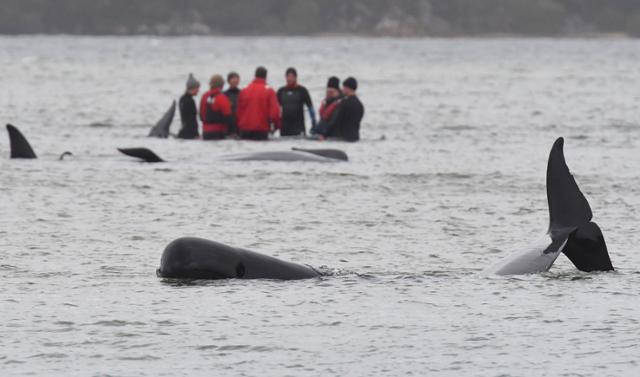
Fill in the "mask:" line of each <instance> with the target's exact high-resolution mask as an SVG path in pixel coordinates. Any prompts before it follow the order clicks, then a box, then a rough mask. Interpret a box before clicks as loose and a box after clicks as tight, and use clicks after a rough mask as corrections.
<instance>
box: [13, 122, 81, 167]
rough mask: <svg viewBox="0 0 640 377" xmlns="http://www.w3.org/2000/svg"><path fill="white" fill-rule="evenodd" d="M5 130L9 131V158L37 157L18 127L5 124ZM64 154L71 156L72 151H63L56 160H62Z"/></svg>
mask: <svg viewBox="0 0 640 377" xmlns="http://www.w3.org/2000/svg"><path fill="white" fill-rule="evenodd" d="M7 131H8V132H9V144H10V145H11V158H25V159H34V158H38V156H36V153H35V152H34V151H33V148H31V144H29V141H27V138H26V137H24V135H23V134H22V132H20V130H18V128H16V127H15V126H13V125H11V124H7ZM66 156H73V153H71V152H63V153H62V154H61V155H60V157H58V160H60V161H62V160H64V158H65V157H66Z"/></svg>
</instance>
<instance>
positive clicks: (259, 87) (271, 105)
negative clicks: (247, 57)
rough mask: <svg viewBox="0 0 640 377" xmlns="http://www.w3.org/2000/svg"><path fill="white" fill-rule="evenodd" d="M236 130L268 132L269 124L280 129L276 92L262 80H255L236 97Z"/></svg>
mask: <svg viewBox="0 0 640 377" xmlns="http://www.w3.org/2000/svg"><path fill="white" fill-rule="evenodd" d="M237 119H238V130H240V132H264V133H267V132H270V131H271V129H270V123H274V124H275V127H276V129H279V128H280V123H281V118H280V105H279V104H278V98H277V97H276V92H275V91H274V90H273V89H271V87H270V86H268V85H267V83H266V81H265V80H264V79H255V80H253V82H252V83H251V84H249V86H247V87H246V88H244V89H243V90H242V91H241V92H240V95H239V96H238V110H237Z"/></svg>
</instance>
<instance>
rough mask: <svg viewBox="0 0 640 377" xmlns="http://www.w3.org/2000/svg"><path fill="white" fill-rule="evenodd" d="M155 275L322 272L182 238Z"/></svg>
mask: <svg viewBox="0 0 640 377" xmlns="http://www.w3.org/2000/svg"><path fill="white" fill-rule="evenodd" d="M156 274H157V275H158V277H162V278H173V279H208V280H220V279H273V280H301V279H310V278H314V277H319V276H321V274H320V273H319V272H318V271H316V270H315V269H314V268H312V267H310V266H305V265H301V264H296V263H291V262H285V261H283V260H280V259H277V258H274V257H270V256H267V255H263V254H259V253H256V252H253V251H249V250H245V249H238V248H234V247H231V246H227V245H223V244H221V243H217V242H213V241H208V240H205V239H201V238H190V237H186V238H179V239H177V240H175V241H173V242H171V243H170V244H169V245H168V246H167V247H166V248H165V250H164V252H163V253H162V259H161V260H160V268H158V269H157V271H156Z"/></svg>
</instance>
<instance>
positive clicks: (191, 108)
mask: <svg viewBox="0 0 640 377" xmlns="http://www.w3.org/2000/svg"><path fill="white" fill-rule="evenodd" d="M199 90H200V83H199V82H198V80H196V79H195V77H193V74H191V73H190V74H189V78H188V79H187V91H186V92H185V93H184V95H183V96H182V97H180V119H181V120H182V128H181V129H180V132H178V138H180V139H197V138H199V137H200V134H199V133H198V109H197V108H196V102H195V101H194V100H193V97H194V96H197V95H198V91H199Z"/></svg>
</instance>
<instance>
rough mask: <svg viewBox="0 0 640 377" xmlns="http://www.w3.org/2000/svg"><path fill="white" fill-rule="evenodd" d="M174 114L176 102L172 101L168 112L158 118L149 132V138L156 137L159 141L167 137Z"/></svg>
mask: <svg viewBox="0 0 640 377" xmlns="http://www.w3.org/2000/svg"><path fill="white" fill-rule="evenodd" d="M175 114H176V101H175V100H174V101H173V103H172V104H171V107H170V108H169V110H167V112H166V113H164V115H163V116H162V118H160V120H159V121H158V123H156V125H155V126H153V128H151V131H150V132H149V137H157V138H160V139H166V138H168V137H169V130H170V129H171V123H172V122H173V118H174V116H175Z"/></svg>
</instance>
